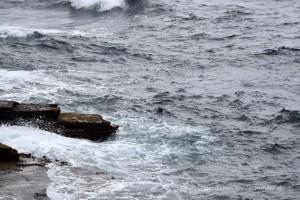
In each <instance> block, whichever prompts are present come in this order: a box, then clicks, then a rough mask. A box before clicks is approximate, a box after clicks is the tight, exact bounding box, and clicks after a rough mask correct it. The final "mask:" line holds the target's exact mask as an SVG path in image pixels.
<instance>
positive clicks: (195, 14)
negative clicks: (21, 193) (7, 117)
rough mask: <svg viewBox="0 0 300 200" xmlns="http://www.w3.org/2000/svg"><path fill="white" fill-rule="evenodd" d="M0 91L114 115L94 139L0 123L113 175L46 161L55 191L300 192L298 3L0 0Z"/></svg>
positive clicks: (24, 142) (72, 195) (287, 195)
mask: <svg viewBox="0 0 300 200" xmlns="http://www.w3.org/2000/svg"><path fill="white" fill-rule="evenodd" d="M0 100H15V101H19V102H32V103H54V102H57V103H59V104H60V107H61V108H62V110H64V111H72V112H83V113H98V114H101V115H103V116H104V118H106V119H108V120H110V121H112V122H113V123H115V124H118V125H120V129H119V131H118V132H117V134H116V137H115V138H113V139H111V140H108V141H105V142H103V143H95V142H91V141H88V140H80V139H72V138H66V137H63V136H60V135H57V134H54V133H51V132H46V131H42V130H40V129H37V128H35V127H22V126H4V125H2V126H1V127H0V142H2V143H5V144H8V145H10V146H12V147H14V148H16V149H17V150H19V151H21V152H27V153H33V154H34V155H36V156H43V155H47V156H48V157H50V158H52V159H59V160H64V161H67V162H68V163H69V164H70V165H71V166H72V167H74V168H76V167H80V168H82V169H87V170H88V169H93V170H98V171H101V172H103V173H105V174H106V175H109V176H112V177H113V178H112V179H108V180H105V181H102V180H101V176H96V175H95V176H88V177H87V176H85V175H84V173H83V174H81V173H77V172H76V171H74V170H70V168H69V167H67V166H59V165H57V164H55V163H53V164H50V165H49V170H48V176H49V178H50V180H51V181H52V184H51V185H50V186H49V188H48V189H47V194H48V196H49V198H50V199H53V200H61V199H70V200H75V199H76V200H77V199H172V200H174V199H189V200H192V199H195V200H196V199H298V198H299V192H300V183H299V181H300V171H299V168H300V132H299V130H300V112H299V111H300V1H299V0H284V1H283V0H282V1H279V0H252V1H248V0H177V1H171V0H148V1H146V0H145V1H143V0H128V1H127V2H125V1H123V0H82V1H80V0H1V1H0ZM161 111H162V112H161ZM2 198H13V197H2Z"/></svg>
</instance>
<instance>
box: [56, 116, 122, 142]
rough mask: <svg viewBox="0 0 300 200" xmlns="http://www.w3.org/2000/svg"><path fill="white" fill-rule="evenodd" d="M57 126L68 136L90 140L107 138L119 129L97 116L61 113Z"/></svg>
mask: <svg viewBox="0 0 300 200" xmlns="http://www.w3.org/2000/svg"><path fill="white" fill-rule="evenodd" d="M56 125H57V126H59V127H62V130H63V131H62V132H63V134H64V135H66V136H69V137H74V138H85V139H90V140H99V139H103V138H106V137H108V136H110V135H111V134H112V133H114V132H116V130H117V129H118V126H114V125H112V124H111V123H110V122H109V121H106V120H104V119H103V118H102V116H101V115H97V114H80V113H61V114H60V116H59V118H58V120H57V122H56Z"/></svg>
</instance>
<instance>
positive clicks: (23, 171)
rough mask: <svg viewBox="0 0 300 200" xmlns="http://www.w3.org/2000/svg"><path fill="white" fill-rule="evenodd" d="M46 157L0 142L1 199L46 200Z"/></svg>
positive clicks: (48, 181) (47, 181) (47, 183)
mask: <svg viewBox="0 0 300 200" xmlns="http://www.w3.org/2000/svg"><path fill="white" fill-rule="evenodd" d="M49 162H50V160H49V159H47V158H46V157H43V158H36V157H33V156H32V155H31V154H24V153H18V151H17V150H15V149H13V148H11V147H9V146H7V145H4V144H1V143H0V177H1V179H0V197H1V199H5V200H10V199H36V200H48V199H49V198H48V197H47V195H46V189H47V187H48V186H49V184H50V180H49V178H48V176H47V173H46V172H47V167H46V165H47V163H49Z"/></svg>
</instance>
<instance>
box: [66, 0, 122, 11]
mask: <svg viewBox="0 0 300 200" xmlns="http://www.w3.org/2000/svg"><path fill="white" fill-rule="evenodd" d="M70 2H71V5H72V7H74V8H75V9H96V10H98V11H105V10H111V9H113V8H115V7H125V1H124V0H84V1H82V0H70Z"/></svg>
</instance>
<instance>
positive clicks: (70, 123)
mask: <svg viewBox="0 0 300 200" xmlns="http://www.w3.org/2000/svg"><path fill="white" fill-rule="evenodd" d="M24 121H26V122H30V123H33V124H36V125H38V126H39V127H40V128H41V129H44V130H50V131H53V132H57V133H60V134H63V135H65V136H68V137H74V138H84V139H90V140H94V141H96V140H103V139H106V138H107V137H108V136H110V135H111V134H113V133H115V132H116V131H117V129H118V126H114V125H112V124H111V123H110V122H109V121H106V120H104V119H103V118H102V116H101V115H98V114H80V113H61V112H60V108H59V107H58V104H20V103H18V102H15V101H0V123H6V124H10V125H18V124H19V123H20V122H24Z"/></svg>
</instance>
